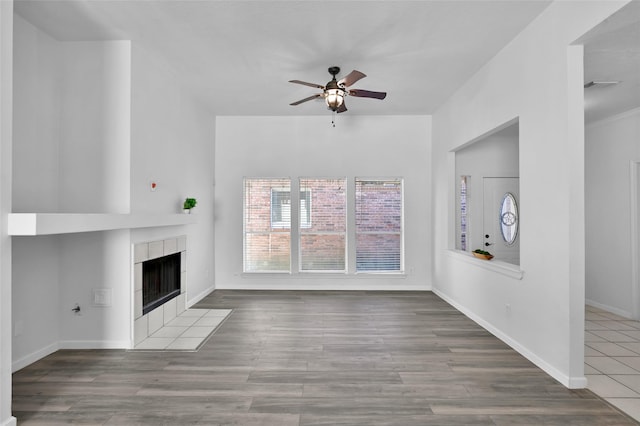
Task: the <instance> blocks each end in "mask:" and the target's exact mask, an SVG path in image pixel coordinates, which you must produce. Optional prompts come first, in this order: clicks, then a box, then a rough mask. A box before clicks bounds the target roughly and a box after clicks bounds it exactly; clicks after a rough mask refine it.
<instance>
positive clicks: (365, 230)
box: [355, 178, 403, 272]
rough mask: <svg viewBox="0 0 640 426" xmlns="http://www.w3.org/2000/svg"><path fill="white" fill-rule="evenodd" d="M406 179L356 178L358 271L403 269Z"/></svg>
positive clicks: (399, 270)
mask: <svg viewBox="0 0 640 426" xmlns="http://www.w3.org/2000/svg"><path fill="white" fill-rule="evenodd" d="M402 203H403V200H402V180H401V179H375V180H370V179H358V178H356V211H355V213H356V271H357V272H402V270H403V265H402V245H403V241H402Z"/></svg>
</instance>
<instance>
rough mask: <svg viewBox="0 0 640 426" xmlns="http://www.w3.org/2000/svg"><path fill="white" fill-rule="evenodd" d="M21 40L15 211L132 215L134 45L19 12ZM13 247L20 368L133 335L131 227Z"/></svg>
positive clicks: (21, 241)
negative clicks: (33, 20)
mask: <svg viewBox="0 0 640 426" xmlns="http://www.w3.org/2000/svg"><path fill="white" fill-rule="evenodd" d="M14 42H15V46H14V51H15V56H16V60H15V64H14V65H15V71H16V72H15V74H16V76H18V78H16V79H15V80H14V90H15V93H17V95H18V96H17V97H16V102H15V105H14V108H15V109H14V118H15V128H16V130H17V131H16V132H15V134H14V144H13V145H14V147H16V149H15V150H14V153H13V170H14V176H13V191H12V192H13V211H14V212H76V213H78V212H114V213H126V212H128V209H129V198H130V197H129V180H130V179H129V173H128V171H129V169H130V166H129V158H130V156H129V146H130V142H129V136H130V130H129V128H130V126H129V117H130V112H129V105H130V91H131V90H130V81H129V78H130V69H131V61H130V56H131V53H130V43H129V42H127V41H116V42H109V41H106V42H79V43H75V42H59V41H57V40H54V39H53V38H51V37H49V36H48V35H47V34H46V33H44V32H42V31H41V30H39V29H38V28H36V27H34V26H33V25H31V24H30V23H28V22H26V21H24V20H23V19H22V18H20V17H19V16H16V17H15V40H14ZM123 232H124V233H126V240H125V239H123ZM115 241H120V242H119V243H115ZM12 246H13V247H12V249H13V274H12V279H13V289H14V292H13V308H14V309H13V310H14V313H13V322H14V327H15V328H16V330H17V332H16V333H15V334H18V335H16V336H14V339H13V340H14V344H13V351H12V352H13V367H14V369H15V368H20V367H22V366H24V365H26V364H28V363H30V362H32V361H34V360H36V359H38V358H40V357H42V356H44V355H46V354H47V353H49V352H52V351H54V350H56V349H57V348H59V347H68V345H69V344H71V346H78V347H123V342H128V341H129V340H130V324H128V323H127V321H130V315H129V311H130V309H129V305H130V303H129V298H130V296H129V292H128V285H129V261H128V259H129V256H128V251H129V247H130V244H129V237H128V231H114V232H105V233H101V232H95V233H88V234H70V235H65V236H47V237H35V238H32V237H14V238H13V244H12ZM87 247H99V248H100V250H98V251H97V252H92V251H91V250H88V249H87ZM109 253H112V256H111V257H109V256H108V254H109ZM114 253H115V256H122V255H124V256H126V258H125V259H126V260H125V261H124V262H122V261H114V260H113V256H114V255H113V254H114ZM80 259H82V260H83V262H80V261H79V260H80ZM94 288H111V289H112V291H113V293H114V294H113V305H112V306H111V307H108V308H98V307H95V306H92V290H93V289H94ZM75 303H79V304H80V306H81V307H82V315H79V316H77V315H74V314H73V313H72V312H71V308H73V306H74V304H75ZM105 330H109V332H106V331H105ZM65 342H72V343H65ZM97 342H100V343H97Z"/></svg>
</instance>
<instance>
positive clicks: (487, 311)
mask: <svg viewBox="0 0 640 426" xmlns="http://www.w3.org/2000/svg"><path fill="white" fill-rule="evenodd" d="M624 3H625V2H555V3H552V4H551V5H550V6H549V7H548V8H547V9H546V10H545V11H543V13H542V14H541V15H540V16H539V17H538V18H537V19H536V20H534V21H533V22H532V23H531V25H529V27H528V28H526V29H525V30H524V31H523V32H522V33H521V34H519V35H518V36H517V37H516V38H515V39H514V40H513V41H512V42H511V43H510V44H509V45H508V46H506V47H505V48H504V49H503V50H502V51H501V52H500V53H498V55H496V56H495V57H494V58H493V59H492V60H491V61H490V62H489V63H488V64H486V65H485V66H484V67H483V68H482V69H480V70H479V71H478V72H477V73H476V74H475V75H474V76H473V77H472V78H471V79H470V80H469V81H467V83H465V84H464V85H463V86H462V87H461V88H460V89H459V90H458V91H457V92H456V93H455V94H454V95H453V96H452V97H451V98H450V99H449V100H448V101H447V102H446V103H445V104H444V105H443V106H442V107H441V108H440V109H439V110H438V111H437V112H436V114H435V115H434V117H433V128H434V134H433V170H434V173H433V176H434V201H433V205H434V206H435V209H434V224H433V226H434V234H435V235H434V241H435V267H434V290H435V291H436V292H437V293H438V294H439V295H441V296H442V297H444V298H445V299H447V300H448V301H450V302H451V303H452V304H454V305H455V306H456V307H458V308H459V309H460V310H462V311H463V312H465V313H466V314H467V315H469V316H470V317H471V318H473V319H475V320H476V321H478V322H479V323H480V324H482V325H483V326H485V327H486V328H488V329H489V330H491V331H492V332H493V333H494V334H496V335H497V336H498V337H500V338H502V339H503V340H505V341H506V342H507V343H508V344H510V345H511V346H512V347H514V348H515V349H517V350H518V351H520V352H521V353H522V354H524V355H525V356H527V357H528V358H529V359H530V360H532V361H533V362H535V363H536V364H537V365H538V366H540V367H541V368H543V369H544V370H545V371H547V372H548V373H549V374H551V375H552V376H553V377H555V378H556V379H557V380H559V381H560V382H562V383H563V384H565V385H566V386H569V387H583V386H585V385H586V380H585V379H584V370H583V365H584V328H583V327H584V281H583V277H584V258H583V257H582V253H583V250H584V244H583V243H582V244H581V241H583V239H584V228H583V226H581V225H582V224H583V220H584V209H583V204H582V202H581V196H582V195H581V194H583V188H584V186H583V185H584V177H583V175H582V173H581V172H582V168H583V167H584V156H583V153H584V142H583V141H582V140H581V138H580V129H581V128H582V129H583V128H584V124H583V121H581V120H583V118H582V117H583V113H582V110H581V108H582V103H581V101H582V99H581V97H580V95H581V93H582V78H583V77H582V73H581V72H580V71H581V69H580V65H581V62H580V59H581V57H580V56H579V55H577V54H576V53H575V48H574V49H571V50H570V49H569V45H570V44H571V43H572V42H573V41H574V40H576V39H577V38H578V37H580V36H581V35H582V34H584V33H585V32H586V31H588V30H589V29H591V28H592V27H594V26H595V25H597V24H598V23H599V22H600V21H602V20H603V19H605V18H606V17H607V16H609V15H610V14H611V13H613V12H615V11H616V10H617V9H618V8H620V7H622V6H623V5H624ZM570 94H571V96H570ZM517 117H519V130H520V207H521V217H522V227H521V234H520V255H521V263H520V265H521V270H522V271H524V275H523V277H522V279H521V280H518V279H517V278H513V277H512V276H509V275H503V274H501V273H500V272H499V271H497V270H492V269H486V268H484V267H481V266H480V265H481V263H480V261H478V262H476V263H473V262H468V261H466V260H467V259H466V258H463V255H456V254H455V253H453V252H451V251H450V249H452V248H453V247H454V241H453V236H454V235H455V234H454V232H453V229H454V224H455V222H454V220H455V214H454V211H453V206H454V205H455V203H454V198H453V194H454V192H453V191H454V188H455V182H454V161H453V158H452V156H453V154H452V152H451V151H452V150H454V149H456V148H457V147H460V146H462V145H464V144H465V143H467V142H469V141H471V140H474V139H475V138H477V137H479V136H480V135H483V134H485V133H486V132H488V131H490V130H491V129H493V128H495V127H497V126H500V125H501V124H503V123H506V122H509V121H510V120H513V119H515V118H517ZM482 265H484V264H482ZM581 280H582V281H581Z"/></svg>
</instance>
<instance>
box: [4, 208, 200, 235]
mask: <svg viewBox="0 0 640 426" xmlns="http://www.w3.org/2000/svg"><path fill="white" fill-rule="evenodd" d="M196 219H197V216H196V215H192V214H182V213H180V214H144V213H138V214H115V213H10V214H9V223H8V231H9V232H8V233H9V235H13V236H30V235H55V234H71V233H76V232H93V231H109V230H114V229H134V228H151V227H160V226H176V225H190V224H194V223H196Z"/></svg>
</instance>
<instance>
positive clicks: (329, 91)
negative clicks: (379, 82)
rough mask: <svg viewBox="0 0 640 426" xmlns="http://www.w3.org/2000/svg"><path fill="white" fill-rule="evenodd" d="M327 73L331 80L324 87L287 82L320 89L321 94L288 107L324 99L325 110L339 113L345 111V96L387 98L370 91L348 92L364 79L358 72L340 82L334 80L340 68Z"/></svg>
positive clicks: (381, 93)
mask: <svg viewBox="0 0 640 426" xmlns="http://www.w3.org/2000/svg"><path fill="white" fill-rule="evenodd" d="M328 71H329V74H331V75H332V77H333V78H332V79H331V81H329V82H328V83H327V84H326V85H324V86H322V85H320V84H315V83H307V82H306V81H301V80H289V83H295V84H302V85H303V86H309V87H315V88H317V89H322V93H318V94H315V95H313V96H309V97H308V98H304V99H301V100H299V101H296V102H292V103H291V104H290V105H292V106H296V105H300V104H301V103H304V102H307V101H310V100H313V99H318V98H324V101H325V103H326V104H327V108H328V109H329V110H331V111H333V112H334V113H336V112H337V113H341V112H345V111H346V110H347V107H346V105H345V102H344V98H345V97H346V96H347V95H350V96H355V97H359V98H373V99H384V98H385V97H386V96H387V93H386V92H372V91H370V90H357V89H353V90H348V89H347V88H348V87H349V86H351V85H352V84H354V83H355V82H356V81H358V80H360V79H362V78H364V77H366V75H365V74H363V73H361V72H360V71H357V70H353V71H351V72H350V73H349V74H347V75H346V76H345V77H344V78H342V79H340V80H336V75H337V74H338V73H340V67H330V68H329V70H328Z"/></svg>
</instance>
